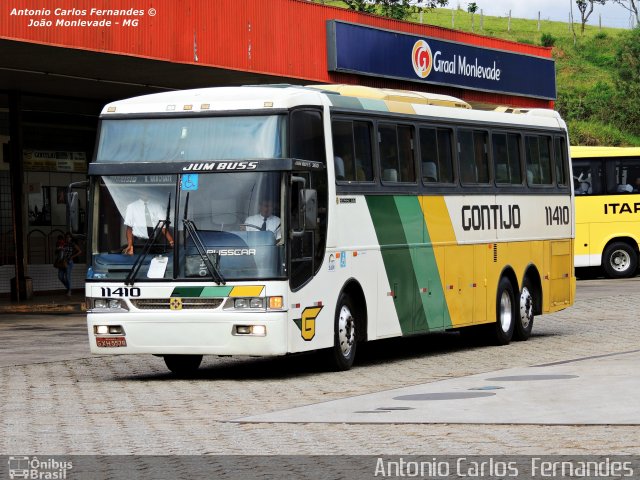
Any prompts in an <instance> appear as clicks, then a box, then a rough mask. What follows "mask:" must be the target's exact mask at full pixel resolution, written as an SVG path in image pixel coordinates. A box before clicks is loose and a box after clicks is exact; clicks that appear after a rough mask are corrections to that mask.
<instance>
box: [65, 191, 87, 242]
mask: <svg viewBox="0 0 640 480" xmlns="http://www.w3.org/2000/svg"><path fill="white" fill-rule="evenodd" d="M88 183H89V182H88V181H86V180H85V181H83V182H74V183H72V184H70V185H69V188H68V189H67V192H68V193H67V229H68V230H69V231H70V232H71V233H82V232H79V231H78V230H79V229H80V197H79V195H78V192H75V191H74V189H75V188H83V189H86V188H87V185H88Z"/></svg>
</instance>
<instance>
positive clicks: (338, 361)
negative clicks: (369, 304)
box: [331, 293, 357, 371]
mask: <svg viewBox="0 0 640 480" xmlns="http://www.w3.org/2000/svg"><path fill="white" fill-rule="evenodd" d="M354 315H356V309H355V308H354V306H353V301H352V300H351V297H350V296H349V295H347V294H346V293H342V294H341V295H340V298H339V299H338V304H337V305H336V318H335V325H334V334H333V336H334V340H333V348H332V349H331V360H332V362H331V363H332V366H333V367H334V369H335V370H337V371H344V370H349V369H350V368H351V366H352V365H353V361H354V359H355V358H356V346H357V341H356V326H357V322H356V317H355V316H354Z"/></svg>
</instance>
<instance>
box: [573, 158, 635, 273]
mask: <svg viewBox="0 0 640 480" xmlns="http://www.w3.org/2000/svg"><path fill="white" fill-rule="evenodd" d="M571 159H572V163H573V183H574V190H575V202H576V205H575V209H576V238H575V267H576V269H578V268H581V267H602V269H603V270H604V273H605V275H606V276H607V277H609V278H623V277H630V276H632V275H635V273H636V270H637V269H638V245H639V244H640V148H624V147H571Z"/></svg>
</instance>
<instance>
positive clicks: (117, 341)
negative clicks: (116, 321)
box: [96, 337, 127, 348]
mask: <svg viewBox="0 0 640 480" xmlns="http://www.w3.org/2000/svg"><path fill="white" fill-rule="evenodd" d="M96 345H97V346H99V347H106V348H112V347H126V346H127V339H126V338H124V337H96Z"/></svg>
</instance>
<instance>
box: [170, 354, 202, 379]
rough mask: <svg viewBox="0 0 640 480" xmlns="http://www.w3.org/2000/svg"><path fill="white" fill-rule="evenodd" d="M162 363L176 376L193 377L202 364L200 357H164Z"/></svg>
mask: <svg viewBox="0 0 640 480" xmlns="http://www.w3.org/2000/svg"><path fill="white" fill-rule="evenodd" d="M164 363H165V364H166V365H167V368H168V369H169V370H171V371H172V372H173V373H175V374H176V375H179V376H188V375H193V374H194V373H195V372H196V370H198V368H199V367H200V364H201V363H202V355H165V356H164Z"/></svg>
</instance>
